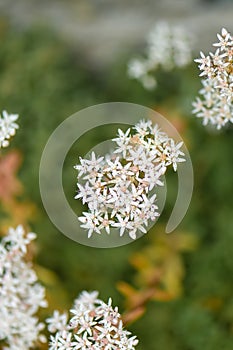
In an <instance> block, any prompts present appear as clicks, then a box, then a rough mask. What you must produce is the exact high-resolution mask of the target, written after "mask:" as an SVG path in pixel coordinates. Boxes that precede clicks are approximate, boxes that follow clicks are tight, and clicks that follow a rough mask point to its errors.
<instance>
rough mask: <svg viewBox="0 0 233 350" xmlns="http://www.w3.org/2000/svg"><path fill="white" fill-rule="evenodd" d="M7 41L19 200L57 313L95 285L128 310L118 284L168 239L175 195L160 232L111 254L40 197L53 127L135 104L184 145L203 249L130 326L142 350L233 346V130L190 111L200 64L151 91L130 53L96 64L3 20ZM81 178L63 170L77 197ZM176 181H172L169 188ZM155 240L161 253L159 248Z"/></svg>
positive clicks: (5, 90) (53, 38) (0, 57)
mask: <svg viewBox="0 0 233 350" xmlns="http://www.w3.org/2000/svg"><path fill="white" fill-rule="evenodd" d="M214 34H215V33H214ZM0 42H1V49H0V106H1V109H6V110H7V111H9V112H12V113H14V112H15V113H19V115H20V119H19V124H20V129H19V131H18V133H17V136H16V137H15V139H14V140H13V142H12V144H11V146H10V150H13V149H18V150H19V151H20V152H21V154H22V156H23V164H22V166H21V167H20V170H19V175H18V177H19V179H20V181H21V182H22V184H23V186H24V192H23V194H21V195H20V197H19V200H22V201H30V203H34V205H36V209H35V211H34V212H33V213H34V214H33V215H31V216H30V217H28V220H27V221H28V223H29V224H30V227H31V228H32V229H33V230H34V231H35V232H37V234H38V239H37V257H36V261H37V263H38V273H39V274H40V277H41V279H42V281H43V282H44V283H45V285H46V286H47V288H48V295H49V296H48V297H49V298H50V303H51V309H53V308H60V309H64V308H69V307H70V305H71V303H72V300H73V298H74V297H76V296H77V294H78V293H79V292H80V291H81V290H83V289H86V290H95V289H97V290H99V291H100V295H101V298H102V299H104V300H106V299H107V298H108V297H109V296H111V297H112V298H113V301H114V304H115V305H119V307H120V310H121V311H123V310H124V307H125V301H124V298H123V296H122V295H121V294H120V293H119V291H118V290H117V284H118V282H119V281H125V282H127V283H129V284H135V283H136V284H137V272H136V271H135V269H134V268H133V266H132V265H131V264H130V259H131V257H132V256H133V255H134V254H136V252H143V251H144V249H146V247H147V246H148V244H150V240H149V238H148V237H149V236H155V235H157V234H158V231H159V233H160V234H162V235H165V233H164V225H163V223H166V218H167V217H168V215H169V213H170V210H171V208H172V204H173V200H174V198H171V199H169V198H168V202H167V205H166V209H165V213H164V214H163V215H162V218H161V222H162V224H161V225H160V226H159V228H156V227H155V228H154V229H152V230H151V231H150V232H149V234H148V235H146V236H144V237H143V238H141V239H140V240H138V241H136V242H134V243H132V244H130V245H127V246H123V247H120V248H113V249H94V248H90V247H86V246H81V245H79V244H77V243H75V242H73V241H71V240H69V239H68V238H66V237H65V236H63V235H62V234H61V233H60V232H58V231H57V230H56V228H55V227H54V226H53V224H52V223H51V222H50V220H49V219H48V217H47V214H46V212H45V210H44V209H43V205H42V202H41V198H40V192H39V185H38V174H39V163H40V157H41V154H42V151H43V148H44V146H45V143H46V141H47V139H48V138H49V136H50V134H51V133H52V131H53V130H54V129H55V128H56V127H57V126H58V125H59V124H60V123H61V122H62V121H63V120H65V119H66V118H67V117H68V116H70V115H71V114H73V113H75V112H77V111H78V110H80V109H83V108H85V107H88V106H91V105H93V104H98V103H103V102H110V101H122V102H133V103H137V104H141V105H145V106H147V107H151V108H154V109H155V110H158V111H161V112H162V114H163V115H164V116H165V117H167V118H168V119H169V120H170V121H171V122H173V124H174V125H175V126H176V127H177V129H178V131H179V132H180V134H181V136H182V137H183V139H184V140H185V142H186V145H187V147H188V149H189V151H190V154H191V158H192V161H193V167H194V173H195V187H194V193H193V198H192V203H191V205H190V208H189V211H188V213H187V215H186V217H185V219H184V221H183V223H182V225H181V227H179V231H180V230H182V231H184V232H186V231H187V232H189V233H187V234H191V235H192V236H193V237H195V239H196V240H197V241H198V246H197V247H196V249H195V250H194V251H192V252H185V253H182V254H181V259H182V264H183V268H184V271H185V272H184V279H183V292H182V293H181V294H180V295H179V297H177V298H174V300H171V301H167V302H163V301H159V300H157V301H151V302H150V303H149V305H148V307H147V311H146V313H145V314H144V315H143V316H142V318H140V319H139V320H138V321H137V322H135V323H133V324H132V325H131V327H129V328H130V330H132V332H133V333H135V334H137V335H138V338H139V339H140V344H139V346H138V349H139V350H141V349H147V350H156V349H158V350H202V349H203V348H205V349H206V350H219V349H221V350H230V349H232V345H233V260H232V256H233V215H232V208H233V200H232V193H233V152H232V148H233V131H232V129H231V128H229V129H227V130H223V131H222V132H213V131H210V130H207V129H205V128H204V127H203V126H202V125H201V124H200V121H199V120H196V119H195V117H194V116H192V115H191V102H192V100H193V99H194V97H195V95H196V94H197V92H198V89H199V87H200V80H199V78H198V70H197V68H196V65H195V64H193V65H191V66H190V67H189V68H188V69H186V70H185V71H174V72H172V73H170V74H168V73H166V74H164V73H162V72H159V80H158V83H159V89H157V90H155V91H152V92H148V91H146V90H144V89H143V88H142V86H141V85H140V84H139V83H138V82H136V81H133V80H130V79H128V77H127V74H126V65H127V62H128V60H129V59H130V58H131V56H132V50H130V49H129V50H128V51H127V50H125V51H124V53H122V54H119V56H117V57H115V59H114V60H113V62H111V64H108V65H106V66H105V65H103V66H99V65H94V64H93V63H92V64H91V63H90V59H89V57H88V56H87V55H86V54H85V51H84V52H83V51H82V49H81V47H78V46H76V47H74V46H73V45H70V44H69V43H67V41H64V40H62V39H61V38H59V35H57V34H56V33H55V32H54V31H53V30H51V28H49V26H47V27H46V26H35V25H32V26H29V27H28V28H27V29H25V28H24V29H22V28H21V29H20V30H19V29H18V27H17V26H15V25H14V23H13V24H12V23H11V22H10V21H9V20H8V19H7V18H6V17H1V18H0ZM200 49H201V48H200ZM104 137H105V136H104V133H102V134H101V133H99V134H98V135H97V136H96V135H92V139H91V138H89V139H87V140H86V141H85V142H84V148H85V149H88V148H90V147H91V145H92V143H93V142H99V141H101V140H104ZM93 138H94V141H93ZM75 156H76V155H75V154H73V155H72V157H75ZM77 160H78V155H77ZM51 171H52V169H51ZM75 176H76V173H75V172H74V170H73V169H72V168H67V167H64V179H70V188H68V189H67V191H68V193H70V194H72V193H75ZM172 181H174V179H173V178H172V177H171V179H170V187H171V186H172V183H173V182H172ZM66 183H69V182H68V181H66ZM171 197H172V196H171ZM176 234H179V232H178V233H177V232H176V231H175V232H174V233H172V235H176ZM167 239H168V240H169V236H168V238H167ZM151 244H154V245H155V249H156V243H151ZM155 254H156V250H155ZM175 274H176V271H175V266H174V275H175ZM135 276H136V277H135ZM135 281H136V282H135Z"/></svg>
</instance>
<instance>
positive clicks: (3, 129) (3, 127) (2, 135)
mask: <svg viewBox="0 0 233 350" xmlns="http://www.w3.org/2000/svg"><path fill="white" fill-rule="evenodd" d="M18 117H19V116H18V114H8V113H7V111H3V112H2V116H1V115H0V148H2V147H7V146H9V139H10V138H11V137H12V136H14V135H15V133H16V130H17V129H18V128H19V126H18V124H17V123H15V121H16V120H17V119H18Z"/></svg>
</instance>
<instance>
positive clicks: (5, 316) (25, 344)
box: [0, 226, 47, 350]
mask: <svg viewBox="0 0 233 350" xmlns="http://www.w3.org/2000/svg"><path fill="white" fill-rule="evenodd" d="M35 237H36V235H35V234H34V233H26V232H25V231H24V229H23V227H22V226H18V227H17V228H16V229H13V228H10V229H9V232H8V235H7V236H5V237H4V238H3V239H2V241H1V244H0V305H1V307H0V340H2V341H3V342H4V343H5V344H6V345H8V346H9V349H15V350H16V349H22V350H29V349H30V348H31V347H32V346H33V345H35V344H36V343H37V342H38V341H44V337H43V336H42V335H40V332H41V330H42V329H43V328H44V325H43V324H42V323H40V322H39V320H38V318H37V317H36V313H37V312H38V310H39V308H40V307H46V306H47V302H46V300H45V289H44V288H43V287H42V286H41V285H40V284H39V283H38V281H37V275H36V273H35V271H34V270H33V269H32V267H31V264H30V263H28V262H26V261H25V255H26V254H27V246H28V244H30V242H31V240H33V239H35ZM7 348H8V347H5V349H7Z"/></svg>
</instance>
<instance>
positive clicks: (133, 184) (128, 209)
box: [75, 120, 185, 239]
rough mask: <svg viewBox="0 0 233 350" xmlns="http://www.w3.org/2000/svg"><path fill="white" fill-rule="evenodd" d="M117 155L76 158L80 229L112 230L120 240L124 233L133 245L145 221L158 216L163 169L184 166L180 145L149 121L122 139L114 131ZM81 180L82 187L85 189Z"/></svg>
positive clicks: (123, 134)
mask: <svg viewBox="0 0 233 350" xmlns="http://www.w3.org/2000/svg"><path fill="white" fill-rule="evenodd" d="M113 141H114V142H115V143H116V148H115V151H114V152H113V153H112V154H111V155H106V156H105V157H100V158H98V157H96V155H95V153H94V152H92V156H91V159H83V158H81V157H80V164H78V165H76V166H75V169H77V170H78V179H79V182H78V183H77V186H78V194H77V195H76V196H75V198H76V199H82V203H83V204H87V206H88V212H83V216H81V217H79V220H80V221H81V222H82V225H81V227H83V228H85V229H87V230H88V237H91V235H92V233H93V232H96V233H99V234H100V233H101V230H105V231H106V232H107V233H108V234H109V233H110V228H111V227H113V228H114V227H115V228H118V229H119V231H120V236H122V235H123V234H124V233H125V231H127V232H128V234H129V236H130V237H131V238H132V239H136V232H137V231H138V230H139V231H141V232H143V233H146V232H147V227H148V223H149V221H150V220H151V221H155V220H156V218H157V217H158V216H159V213H158V207H157V206H156V205H155V204H154V202H155V199H156V194H155V193H152V190H155V188H156V186H159V185H160V186H162V185H163V182H162V180H161V177H162V176H163V175H164V174H165V172H166V170H167V167H168V166H169V165H173V168H174V170H175V171H176V169H177V163H179V162H183V161H185V160H184V158H183V155H184V153H183V152H182V151H181V150H180V148H181V146H182V144H183V143H182V142H179V143H177V144H176V143H175V141H174V140H173V139H172V138H170V137H168V135H167V134H166V133H164V132H162V131H161V130H160V129H159V127H158V125H154V126H153V125H152V122H151V121H144V120H142V121H140V122H139V123H138V124H136V125H135V126H134V127H133V129H128V130H127V131H126V132H125V133H124V132H123V131H122V130H120V129H119V130H118V137H117V138H116V139H113ZM80 180H83V181H85V182H84V183H83V184H81V183H80Z"/></svg>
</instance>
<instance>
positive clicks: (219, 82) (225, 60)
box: [193, 28, 233, 129]
mask: <svg viewBox="0 0 233 350" xmlns="http://www.w3.org/2000/svg"><path fill="white" fill-rule="evenodd" d="M217 37H218V39H219V41H218V42H217V43H215V44H213V46H216V47H218V49H217V50H216V51H215V52H214V53H212V52H210V54H209V55H208V56H205V55H204V53H203V52H201V53H200V55H201V58H199V59H196V60H195V62H197V63H199V65H198V67H199V69H200V71H201V74H200V76H202V77H203V79H202V81H201V83H202V86H203V87H202V89H201V90H200V91H199V94H200V97H197V98H196V101H195V102H193V107H194V109H193V113H194V114H196V116H197V117H198V118H202V120H203V125H207V124H212V125H214V126H216V128H217V129H221V128H222V127H224V126H225V125H226V124H228V123H229V122H231V123H233V85H232V83H233V70H232V57H233V38H232V36H231V34H230V33H229V32H228V31H227V30H226V29H225V28H223V29H222V31H221V35H220V34H217Z"/></svg>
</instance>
